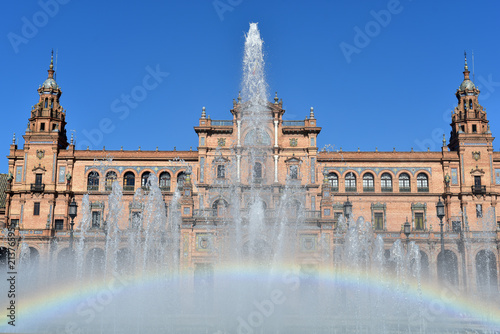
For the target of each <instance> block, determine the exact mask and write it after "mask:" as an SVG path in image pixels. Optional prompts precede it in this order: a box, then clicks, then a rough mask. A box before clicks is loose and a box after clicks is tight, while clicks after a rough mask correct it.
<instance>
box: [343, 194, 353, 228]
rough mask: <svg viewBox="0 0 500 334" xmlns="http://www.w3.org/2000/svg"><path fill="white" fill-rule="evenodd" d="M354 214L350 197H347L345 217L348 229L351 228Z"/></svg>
mask: <svg viewBox="0 0 500 334" xmlns="http://www.w3.org/2000/svg"><path fill="white" fill-rule="evenodd" d="M351 214H352V203H351V202H350V201H349V196H347V201H346V202H344V217H345V219H346V222H347V228H349V218H350V217H351Z"/></svg>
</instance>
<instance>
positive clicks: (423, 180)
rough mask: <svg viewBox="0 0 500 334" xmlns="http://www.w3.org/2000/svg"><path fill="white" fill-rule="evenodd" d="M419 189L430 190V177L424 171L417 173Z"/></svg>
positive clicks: (422, 190) (421, 190) (419, 190)
mask: <svg viewBox="0 0 500 334" xmlns="http://www.w3.org/2000/svg"><path fill="white" fill-rule="evenodd" d="M417 191H418V192H429V179H428V178H427V175H426V174H424V173H420V174H418V175H417Z"/></svg>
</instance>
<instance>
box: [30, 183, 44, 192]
mask: <svg viewBox="0 0 500 334" xmlns="http://www.w3.org/2000/svg"><path fill="white" fill-rule="evenodd" d="M43 191H45V183H32V184H31V192H34V193H41V192H43Z"/></svg>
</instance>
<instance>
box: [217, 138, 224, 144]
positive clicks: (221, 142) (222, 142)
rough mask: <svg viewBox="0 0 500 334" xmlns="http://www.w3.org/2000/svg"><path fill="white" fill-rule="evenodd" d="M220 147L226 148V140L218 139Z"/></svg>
mask: <svg viewBox="0 0 500 334" xmlns="http://www.w3.org/2000/svg"><path fill="white" fill-rule="evenodd" d="M217 145H218V146H226V138H217Z"/></svg>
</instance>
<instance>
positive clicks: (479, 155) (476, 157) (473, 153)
mask: <svg viewBox="0 0 500 334" xmlns="http://www.w3.org/2000/svg"><path fill="white" fill-rule="evenodd" d="M472 157H473V158H474V160H476V161H478V160H479V159H480V158H481V152H479V151H476V152H472Z"/></svg>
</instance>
